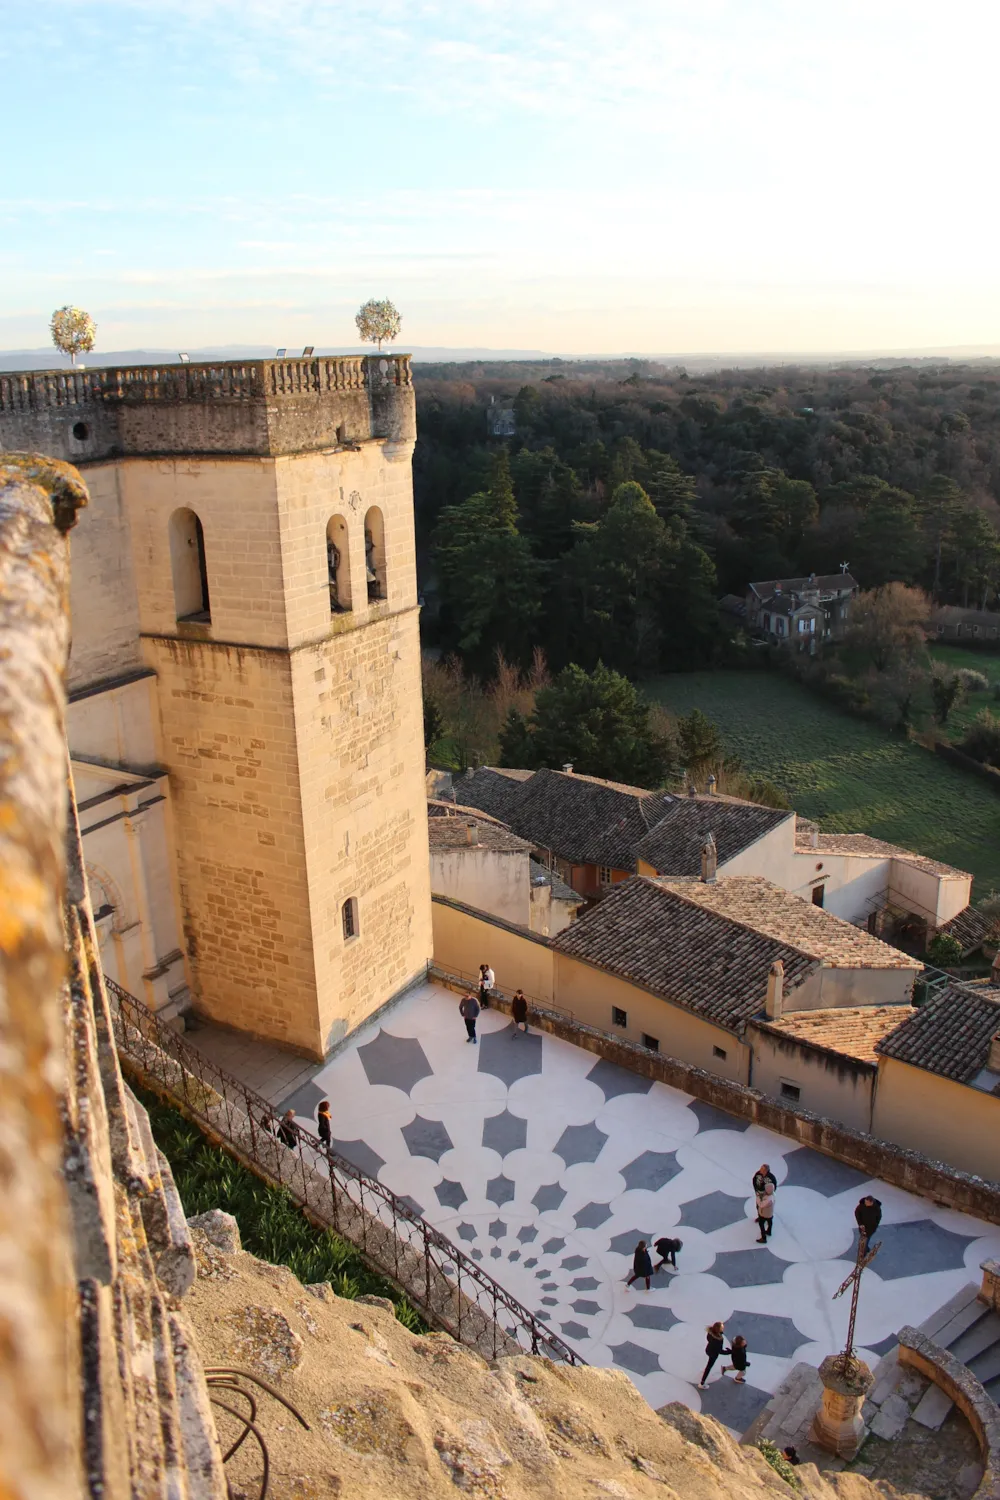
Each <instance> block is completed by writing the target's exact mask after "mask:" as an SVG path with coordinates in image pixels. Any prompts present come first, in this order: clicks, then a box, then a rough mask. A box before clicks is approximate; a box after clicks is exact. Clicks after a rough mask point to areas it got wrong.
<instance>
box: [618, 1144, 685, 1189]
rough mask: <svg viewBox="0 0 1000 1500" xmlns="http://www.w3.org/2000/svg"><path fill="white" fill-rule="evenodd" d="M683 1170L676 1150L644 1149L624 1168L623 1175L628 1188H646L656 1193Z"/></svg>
mask: <svg viewBox="0 0 1000 1500" xmlns="http://www.w3.org/2000/svg"><path fill="white" fill-rule="evenodd" d="M683 1170H684V1168H683V1167H681V1166H680V1165H678V1161H677V1153H676V1151H644V1152H643V1153H642V1155H641V1156H637V1157H636V1159H635V1161H630V1162H629V1164H628V1166H627V1167H623V1168H622V1176H623V1177H624V1179H625V1186H626V1187H627V1188H645V1189H646V1191H647V1192H650V1193H655V1192H657V1191H658V1189H660V1188H661V1187H663V1186H664V1185H665V1184H666V1183H668V1182H670V1181H671V1180H672V1178H674V1177H677V1176H679V1175H680V1173H681V1172H683Z"/></svg>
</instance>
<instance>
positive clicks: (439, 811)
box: [427, 797, 502, 823]
mask: <svg viewBox="0 0 1000 1500" xmlns="http://www.w3.org/2000/svg"><path fill="white" fill-rule="evenodd" d="M427 816H428V817H429V818H457V817H462V818H464V819H465V820H466V822H468V820H469V819H470V818H475V819H476V821H477V822H479V823H501V822H502V820H501V819H500V818H494V817H493V815H492V814H491V813H486V812H483V810H482V808H481V807H465V806H463V804H462V803H461V802H449V801H447V800H446V799H445V798H444V797H428V798H427Z"/></svg>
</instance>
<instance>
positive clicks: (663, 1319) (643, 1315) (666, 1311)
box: [625, 1303, 680, 1333]
mask: <svg viewBox="0 0 1000 1500" xmlns="http://www.w3.org/2000/svg"><path fill="white" fill-rule="evenodd" d="M625 1316H626V1318H628V1320H629V1322H630V1323H632V1324H633V1325H634V1326H635V1327H636V1328H656V1329H658V1330H659V1332H660V1333H669V1332H670V1330H671V1328H673V1326H674V1324H675V1323H679V1322H680V1318H675V1317H674V1315H673V1313H672V1312H671V1311H670V1308H669V1307H655V1306H651V1305H649V1304H648V1303H643V1304H641V1305H640V1306H639V1307H633V1308H631V1309H630V1310H629V1311H628V1312H627V1313H626V1314H625Z"/></svg>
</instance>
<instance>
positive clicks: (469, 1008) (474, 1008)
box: [458, 969, 528, 1045]
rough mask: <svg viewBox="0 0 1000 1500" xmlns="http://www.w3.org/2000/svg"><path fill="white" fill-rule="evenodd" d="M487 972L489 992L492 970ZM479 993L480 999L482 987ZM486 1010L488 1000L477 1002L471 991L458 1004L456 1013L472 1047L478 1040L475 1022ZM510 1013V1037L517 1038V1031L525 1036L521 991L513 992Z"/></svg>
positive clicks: (524, 1001)
mask: <svg viewBox="0 0 1000 1500" xmlns="http://www.w3.org/2000/svg"><path fill="white" fill-rule="evenodd" d="M487 972H488V974H489V988H490V990H492V989H493V984H494V976H493V970H492V969H490V970H488V971H487ZM479 993H480V997H482V993H483V990H482V986H480V991H479ZM487 1008H488V1000H484V999H482V998H480V999H478V1000H477V999H476V996H475V995H474V994H473V993H472V992H471V991H470V992H469V994H467V995H463V996H462V998H461V1000H460V1001H459V1002H458V1013H459V1015H460V1016H461V1017H462V1020H463V1021H464V1022H465V1030H466V1040H467V1041H470V1042H472V1043H473V1045H476V1044H477V1043H478V1040H479V1038H478V1037H477V1036H476V1022H477V1021H478V1019H479V1014H480V1011H482V1010H485V1009H487ZM510 1013H511V1017H512V1019H513V1021H514V1029H513V1030H512V1032H511V1036H512V1037H515V1036H517V1033H518V1030H519V1029H520V1030H521V1031H523V1032H524V1033H525V1035H527V1033H528V1001H527V999H526V997H525V994H524V991H523V990H515V991H514V994H513V996H512V998H511V1002H510Z"/></svg>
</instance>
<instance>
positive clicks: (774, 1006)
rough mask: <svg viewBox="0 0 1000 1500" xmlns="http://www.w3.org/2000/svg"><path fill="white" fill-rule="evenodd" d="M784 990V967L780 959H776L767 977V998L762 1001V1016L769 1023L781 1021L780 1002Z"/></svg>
mask: <svg viewBox="0 0 1000 1500" xmlns="http://www.w3.org/2000/svg"><path fill="white" fill-rule="evenodd" d="M784 989H785V966H784V964H783V963H782V962H781V959H780V958H776V959H775V960H774V963H773V964H772V965H771V972H770V973H769V974H768V976H767V997H766V999H765V1001H764V1014H765V1016H766V1017H767V1019H768V1020H769V1021H780V1020H781V1000H782V995H783V994H784Z"/></svg>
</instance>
